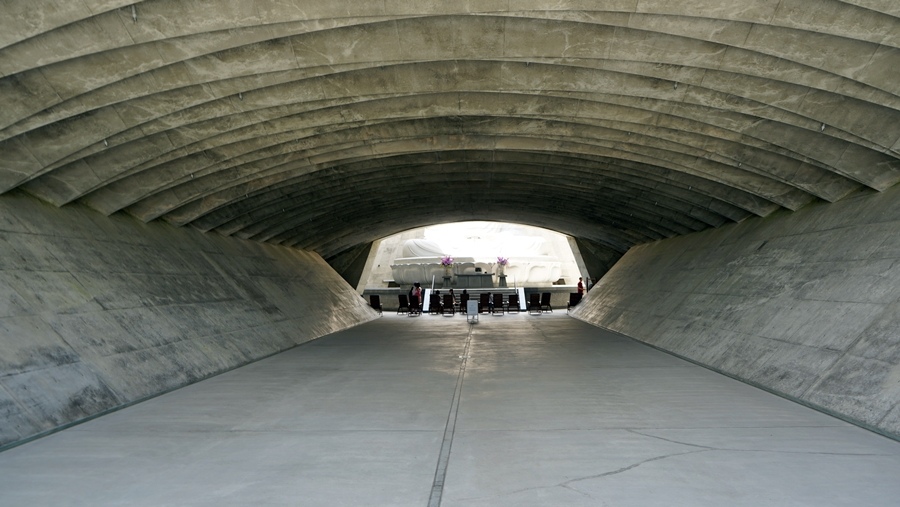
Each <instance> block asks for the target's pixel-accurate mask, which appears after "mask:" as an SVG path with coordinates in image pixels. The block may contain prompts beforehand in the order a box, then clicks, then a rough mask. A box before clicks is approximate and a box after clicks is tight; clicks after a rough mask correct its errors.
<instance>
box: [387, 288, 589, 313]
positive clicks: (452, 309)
mask: <svg viewBox="0 0 900 507" xmlns="http://www.w3.org/2000/svg"><path fill="white" fill-rule="evenodd" d="M550 296H551V294H550V293H549V292H543V293H540V294H538V293H533V294H531V295H530V298H529V300H528V313H529V314H536V315H539V314H541V313H544V312H549V313H553V306H551V304H550ZM398 298H399V306H398V308H397V313H398V314H400V313H409V314H416V313H421V311H422V310H421V307H420V306H419V302H418V299H417V298H416V296H413V297H412V301H410V298H409V297H407V295H406V294H399V295H398ZM493 298H499V299H500V301H499V304H497V302H496V301H495V300H494V299H493ZM468 300H469V295H468V294H462V296H460V301H459V304H457V302H456V301H455V300H454V298H453V296H451V295H450V294H444V296H443V299H442V298H441V296H440V295H438V294H432V295H431V299H430V301H429V303H430V305H429V313H432V314H442V315H448V314H449V315H451V316H452V315H455V314H456V312H457V311H458V312H460V313H467V311H466V306H467V305H466V303H467V302H468ZM580 301H581V294H579V293H577V292H573V293H570V294H569V304H568V305H567V307H566V311H567V312H568V311H569V310H570V309H571V308H572V307H573V306H575V305H577V304H578V303H579V302H580ZM369 304H370V305H371V306H372V308H374V309H376V310H378V313H379V314H380V313H382V308H381V296H378V295H376V294H372V295H370V296H369ZM504 311H506V312H507V313H512V312H515V313H518V312H519V295H518V294H510V295H509V297H508V298H507V302H506V305H504V304H503V294H497V295H491V294H490V293H482V294H480V295H479V301H478V313H492V314H498V313H499V314H502V313H503V312H504Z"/></svg>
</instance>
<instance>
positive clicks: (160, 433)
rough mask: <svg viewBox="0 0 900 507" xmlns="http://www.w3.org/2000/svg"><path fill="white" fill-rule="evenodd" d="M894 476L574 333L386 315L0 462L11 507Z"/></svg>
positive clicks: (790, 489)
mask: <svg viewBox="0 0 900 507" xmlns="http://www.w3.org/2000/svg"><path fill="white" fill-rule="evenodd" d="M439 464H440V466H439ZM436 470H440V473H439V474H438V475H437V476H436ZM898 476H900V443H898V442H895V441H893V440H889V439H887V438H885V437H883V436H880V435H877V434H874V433H871V432H869V431H866V430H863V429H861V428H859V427H856V426H852V425H850V424H848V423H846V422H843V421H840V420H837V419H835V418H832V417H830V416H827V415H824V414H822V413H820V412H816V411H813V410H811V409H809V408H806V407H803V406H800V405H797V404H795V403H792V402H790V401H788V400H785V399H783V398H780V397H777V396H774V395H772V394H769V393H766V392H763V391H760V390H758V389H755V388H753V387H750V386H748V385H746V384H743V383H740V382H738V381H736V380H733V379H730V378H728V377H724V376H721V375H718V374H716V373H714V372H711V371H709V370H707V369H704V368H701V367H699V366H696V365H693V364H691V363H688V362H685V361H683V360H680V359H677V358H674V357H672V356H670V355H667V354H665V353H663V352H660V351H658V350H655V349H652V348H650V347H647V346H646V345H642V344H640V343H638V342H636V341H633V340H631V339H628V338H625V337H622V336H620V335H616V334H613V333H610V332H608V331H603V330H601V329H599V328H597V327H594V326H590V325H588V324H585V323H583V322H581V321H578V320H576V319H573V318H570V317H567V316H566V315H565V314H564V312H556V313H554V314H546V315H541V316H528V315H524V314H521V315H506V316H502V317H501V316H493V317H491V316H483V317H482V318H481V319H480V321H479V322H478V323H477V324H474V325H469V324H467V323H466V320H465V319H464V318H462V317H460V316H457V317H454V318H450V317H441V316H422V317H415V318H410V317H405V316H397V315H391V314H386V315H385V316H384V317H383V318H381V319H379V320H377V321H374V322H370V323H368V324H364V325H362V326H358V327H355V328H352V329H349V330H346V331H342V332H339V333H336V334H333V335H329V336H327V337H324V338H321V339H318V340H315V341H312V342H309V343H306V344H304V345H301V346H299V347H297V348H295V349H292V350H290V351H288V352H285V353H282V354H279V355H277V356H273V357H270V358H267V359H265V360H262V361H259V362H256V363H253V364H251V365H248V366H245V367H242V368H240V369H237V370H233V371H231V372H228V373H225V374H222V375H220V376H217V377H214V378H212V379H208V380H205V381H202V382H200V383H197V384H194V385H191V386H188V387H185V388H183V389H180V390H178V391H175V392H171V393H168V394H165V395H163V396H160V397H158V398H155V399H152V400H150V401H147V402H144V403H141V404H139V405H136V406H132V407H130V408H127V409H124V410H121V411H119V412H116V413H113V414H110V415H107V416H104V417H102V418H99V419H96V420H93V421H91V422H88V423H85V424H82V425H79V426H76V427H74V428H71V429H68V430H65V431H63V432H60V433H57V434H54V435H51V436H49V437H46V438H43V439H40V440H37V441H34V442H31V443H28V444H25V445H22V446H19V447H15V448H13V449H10V450H8V451H6V452H3V453H0V505H3V506H4V507H6V506H9V507H19V506H23V507H24V506H28V507H36V506H37V507H40V506H54V507H57V506H91V507H98V506H113V505H116V506H119V505H129V506H154V507H159V506H213V505H215V506H246V505H261V506H330V507H334V506H361V505H377V506H422V507H424V506H429V505H432V506H433V505H442V506H444V507H452V506H492V507H496V506H517V507H520V506H531V505H534V506H548V505H554V506H556V505H567V506H568V505H572V506H598V505H603V506H640V507H647V506H657V505H658V506H667V507H668V506H672V505H690V506H716V507H718V506H722V505H729V506H758V505H779V506H789V505H790V506H844V505H846V506H851V505H852V506H859V505H866V506H895V505H897V499H898V498H900V481H897V477H898ZM436 486H437V487H436Z"/></svg>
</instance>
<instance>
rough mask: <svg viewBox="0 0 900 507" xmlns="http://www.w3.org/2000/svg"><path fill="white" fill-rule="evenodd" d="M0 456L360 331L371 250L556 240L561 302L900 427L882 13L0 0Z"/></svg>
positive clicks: (712, 5) (615, 327)
mask: <svg viewBox="0 0 900 507" xmlns="http://www.w3.org/2000/svg"><path fill="white" fill-rule="evenodd" d="M0 12H2V13H3V16H0V24H2V29H0V76H2V77H0V192H2V195H0V210H2V212H0V277H2V283H0V290H2V294H0V351H2V354H0V418H2V419H0V422H2V424H0V449H5V448H11V447H14V446H16V445H18V444H21V443H22V442H26V441H29V440H32V439H34V438H36V437H39V436H42V435H45V434H48V433H51V432H54V431H56V430H58V429H61V428H65V427H68V426H71V425H73V424H76V423H78V422H80V421H84V420H87V419H90V418H93V417H95V416H97V415H99V414H104V413H108V412H109V411H112V410H115V409H117V408H119V407H123V406H127V405H130V404H132V403H135V402H137V401H140V400H145V399H148V398H150V397H153V396H155V395H158V394H160V393H164V392H168V391H171V390H173V389H177V388H179V387H182V386H186V385H189V384H192V383H194V382H197V381H198V380H201V379H205V378H208V377H210V376H213V375H216V374H218V373H221V372H224V371H228V370H231V369H233V368H235V367H237V366H241V365H245V364H248V363H251V362H253V361H256V360H258V359H261V358H265V357H269V356H271V355H273V354H276V353H278V352H281V351H285V350H288V349H290V348H292V347H294V346H296V345H298V344H300V343H304V342H307V341H309V340H313V339H316V338H319V337H322V336H324V335H327V334H330V333H333V332H336V331H340V330H344V329H348V328H351V327H353V326H356V325H358V324H362V323H365V322H369V321H372V320H373V319H377V318H378V315H377V314H376V313H375V312H373V311H372V310H371V309H370V308H369V307H368V305H367V304H366V302H365V300H363V299H362V298H360V297H359V295H358V294H357V293H356V291H355V289H354V288H353V286H355V285H356V283H357V282H358V281H359V277H360V273H361V270H362V264H363V263H364V262H365V259H366V258H367V256H368V254H369V253H370V250H371V246H372V244H373V242H374V241H377V240H378V239H379V238H382V237H385V236H387V235H390V234H394V233H397V232H400V231H404V230H407V229H410V228H414V227H420V226H425V225H430V224H437V223H446V222H457V221H465V220H493V221H503V222H514V223H521V224H527V225H534V226H539V227H544V228H547V229H551V230H554V231H558V232H561V233H564V234H567V235H570V236H572V237H574V238H575V241H576V243H577V245H578V248H579V250H580V252H581V254H582V255H583V257H584V262H585V265H586V268H587V270H588V271H589V275H590V276H591V277H594V278H598V279H600V281H599V283H598V284H597V286H596V287H595V288H594V290H593V291H592V292H591V294H590V297H589V298H588V299H587V300H586V301H585V302H584V304H583V305H581V306H580V307H579V309H578V310H577V311H576V312H574V313H573V316H574V317H575V318H577V319H579V320H582V321H585V322H587V323H590V324H592V325H594V326H597V327H600V328H603V329H607V330H611V331H615V332H618V333H621V334H623V335H626V336H628V337H631V338H633V339H636V340H639V341H641V342H645V343H647V344H650V345H652V346H653V347H656V348H658V349H661V350H664V351H667V352H670V353H673V354H675V355H677V356H679V357H683V358H686V359H689V360H690V361H693V362H696V363H698V364H702V365H704V366H706V367H708V368H711V369H713V370H715V371H718V372H721V373H724V374H726V375H728V376H731V377H734V378H737V379H740V380H742V381H745V382H748V383H750V384H752V385H755V386H759V387H762V388H764V389H767V390H769V391H772V392H775V393H778V394H779V395H781V396H784V397H787V398H788V399H791V400H794V401H797V402H799V403H801V404H804V405H807V406H810V407H814V408H816V409H817V410H821V411H824V412H826V413H828V414H832V415H835V416H837V417H839V418H842V419H844V420H846V421H850V422H852V423H854V424H857V425H859V426H862V427H864V428H867V429H870V430H873V431H875V432H878V433H880V434H882V435H885V436H887V437H889V438H892V439H895V440H896V439H900V331H898V330H900V262H898V259H900V186H898V185H897V183H898V182H900V74H898V71H897V69H898V68H900V4H898V3H897V2H895V1H894V0H843V1H840V0H816V1H811V0H784V1H780V2H775V1H763V2H750V3H746V2H729V1H725V0H697V1H691V2H666V1H656V0H616V1H608V2H581V1H569V2H539V1H522V2H506V1H483V2H465V1H446V0H441V1H422V2H398V1H392V0H386V1H384V2H353V1H316V2H297V1H270V0H254V1H252V2H249V1H242V0H221V1H218V2H183V1H174V0H146V1H140V2H126V1H118V0H113V1H110V0H104V1H98V0H84V1H82V2H69V1H56V0H40V1H38V2H35V1H33V0H28V1H26V0H11V1H8V2H4V3H3V5H2V6H0Z"/></svg>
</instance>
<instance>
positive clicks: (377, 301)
mask: <svg viewBox="0 0 900 507" xmlns="http://www.w3.org/2000/svg"><path fill="white" fill-rule="evenodd" d="M369 306H371V307H372V308H374V309H375V310H376V311H377V312H378V315H381V314H382V313H383V312H382V309H381V296H379V295H377V294H371V295H369Z"/></svg>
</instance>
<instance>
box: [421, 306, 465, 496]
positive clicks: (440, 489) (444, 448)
mask: <svg viewBox="0 0 900 507" xmlns="http://www.w3.org/2000/svg"><path fill="white" fill-rule="evenodd" d="M473 330H474V324H473V323H469V332H468V334H467V335H466V346H465V349H464V351H463V353H462V355H461V356H459V359H460V364H459V374H458V375H457V376H456V390H455V391H454V392H453V401H452V402H451V403H450V413H449V414H447V426H446V427H445V428H444V440H443V442H441V453H440V455H439V456H438V464H437V470H435V473H434V483H432V485H431V496H430V497H429V498H428V507H440V505H441V497H442V496H443V494H444V479H445V478H446V477H447V464H448V463H449V462H450V448H451V447H452V446H453V434H454V433H455V432H456V416H457V414H458V413H459V398H460V394H461V393H462V386H463V378H464V377H465V375H466V363H467V362H468V360H469V347H470V345H471V343H472V332H473Z"/></svg>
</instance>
